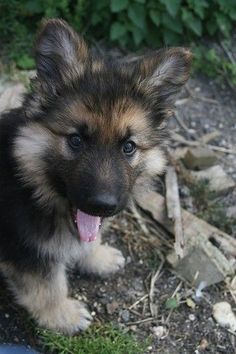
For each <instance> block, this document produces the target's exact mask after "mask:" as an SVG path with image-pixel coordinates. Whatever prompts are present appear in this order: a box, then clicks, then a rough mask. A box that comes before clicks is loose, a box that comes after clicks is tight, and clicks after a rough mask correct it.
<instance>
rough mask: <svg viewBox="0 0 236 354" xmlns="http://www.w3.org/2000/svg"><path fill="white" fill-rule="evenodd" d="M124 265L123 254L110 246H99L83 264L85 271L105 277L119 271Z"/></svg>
mask: <svg viewBox="0 0 236 354" xmlns="http://www.w3.org/2000/svg"><path fill="white" fill-rule="evenodd" d="M124 265H125V258H124V257H123V255H122V253H121V252H120V251H119V250H117V249H116V248H113V247H110V246H108V245H99V246H98V247H97V248H96V250H94V252H92V253H91V255H90V254H89V255H88V256H87V257H86V259H85V260H84V261H83V263H82V264H81V266H82V269H83V270H84V271H86V272H88V273H93V274H98V275H100V276H103V277H106V276H108V275H109V274H111V273H115V272H117V271H119V270H120V269H122V268H123V267H124Z"/></svg>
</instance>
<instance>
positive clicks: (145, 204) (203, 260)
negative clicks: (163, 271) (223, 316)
mask: <svg viewBox="0 0 236 354" xmlns="http://www.w3.org/2000/svg"><path fill="white" fill-rule="evenodd" d="M136 201H137V203H138V205H139V206H140V207H141V208H142V209H144V210H146V211H148V212H149V213H151V215H152V217H153V218H154V219H155V220H156V221H157V222H158V223H159V224H161V225H162V226H163V228H164V229H165V230H167V231H168V232H170V233H172V234H173V224H172V223H171V221H170V220H169V219H168V217H167V213H166V207H165V199H164V198H163V197H162V196H161V195H160V194H158V193H156V192H153V191H146V192H145V193H142V194H138V195H137V196H136ZM181 214H182V223H183V230H184V237H185V245H186V246H185V249H184V254H185V256H184V258H183V259H181V260H179V259H178V257H177V256H176V254H175V252H174V251H173V252H172V253H170V254H169V255H168V256H167V260H168V261H169V263H170V264H171V265H172V266H173V267H174V268H175V270H176V271H177V273H179V275H180V276H181V277H182V278H185V279H186V280H188V281H189V282H190V283H191V284H193V285H194V286H195V287H198V286H199V285H200V284H201V283H202V284H205V286H209V285H212V284H215V283H218V282H220V281H222V280H224V279H225V277H226V276H227V275H229V274H234V271H235V265H234V263H233V261H234V260H235V257H236V240H235V239H234V238H233V237H231V236H230V235H228V234H226V233H224V232H222V231H221V230H219V229H217V228H216V227H214V226H212V225H210V224H208V223H207V222H205V221H204V220H201V219H199V218H197V217H196V216H195V215H193V214H191V213H189V212H188V211H186V210H184V209H182V212H181ZM215 244H216V245H217V247H216V245H215ZM221 250H223V251H224V252H221ZM226 255H227V256H228V257H229V259H227V258H226Z"/></svg>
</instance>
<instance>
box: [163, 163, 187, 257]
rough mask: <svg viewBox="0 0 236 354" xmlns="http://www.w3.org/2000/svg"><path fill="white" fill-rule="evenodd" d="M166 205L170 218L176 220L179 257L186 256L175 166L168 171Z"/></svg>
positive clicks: (175, 246) (176, 249) (176, 242)
mask: <svg viewBox="0 0 236 354" xmlns="http://www.w3.org/2000/svg"><path fill="white" fill-rule="evenodd" d="M165 181H166V205H167V215H168V218H169V219H171V220H172V221H173V222H174V234H175V244H174V248H175V252H176V254H177V256H178V257H180V258H183V257H184V233H183V226H182V214H181V206H180V198H179V188H178V179H177V175H176V172H175V169H174V167H172V166H169V167H168V168H167V172H166V177H165Z"/></svg>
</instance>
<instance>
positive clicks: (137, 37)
mask: <svg viewBox="0 0 236 354" xmlns="http://www.w3.org/2000/svg"><path fill="white" fill-rule="evenodd" d="M131 32H132V35H133V39H134V43H135V45H136V46H137V45H139V44H140V43H141V42H142V40H143V38H144V33H143V31H142V30H141V29H140V28H138V27H137V26H133V27H132V30H131Z"/></svg>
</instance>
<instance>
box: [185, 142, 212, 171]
mask: <svg viewBox="0 0 236 354" xmlns="http://www.w3.org/2000/svg"><path fill="white" fill-rule="evenodd" d="M216 161H217V156H216V154H215V153H214V152H213V151H212V150H211V149H209V148H208V147H205V146H204V147H202V146H198V147H195V148H189V149H188V150H187V152H186V154H185V156H184V157H183V163H184V165H185V166H186V167H187V168H189V169H191V170H195V169H198V170H201V169H204V168H207V167H210V166H213V165H214V164H215V163H216Z"/></svg>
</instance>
